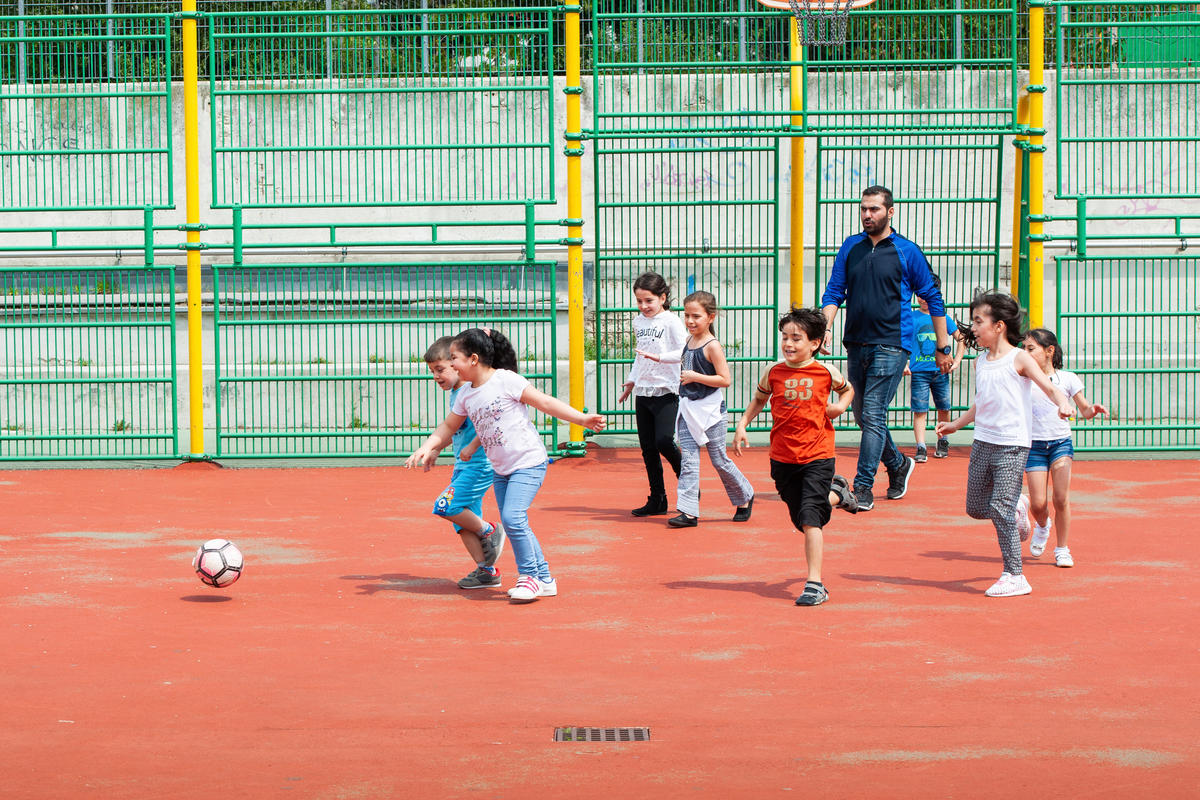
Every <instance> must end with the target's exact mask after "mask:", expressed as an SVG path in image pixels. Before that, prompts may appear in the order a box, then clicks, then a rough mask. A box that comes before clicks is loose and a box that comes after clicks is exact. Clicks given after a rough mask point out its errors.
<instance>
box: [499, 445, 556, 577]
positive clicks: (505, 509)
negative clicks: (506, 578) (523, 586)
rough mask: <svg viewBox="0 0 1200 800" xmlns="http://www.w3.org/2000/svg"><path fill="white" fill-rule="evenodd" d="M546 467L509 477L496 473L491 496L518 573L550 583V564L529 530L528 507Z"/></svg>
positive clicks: (529, 468) (525, 470)
mask: <svg viewBox="0 0 1200 800" xmlns="http://www.w3.org/2000/svg"><path fill="white" fill-rule="evenodd" d="M546 466H547V465H546V464H540V465H539V466H536V467H526V468H525V469H519V470H517V471H516V472H514V473H512V474H511V475H501V474H500V473H499V472H497V473H496V475H495V477H494V478H493V482H492V493H493V494H495V495H496V505H497V506H499V508H500V521H501V522H503V523H504V533H505V534H506V535H507V536H508V541H509V542H511V543H512V551H513V558H514V559H516V562H517V574H519V575H533V576H535V577H537V578H541V579H542V580H543V581H548V580H550V565H549V564H547V563H546V557H545V556H543V555H542V546H541V545H540V544H538V540H537V537H536V536H534V535H533V531H532V530H531V529H530V527H529V507H530V506H531V505H533V498H534V497H535V496H536V495H537V493H538V489H540V488H542V481H544V480H545V479H546Z"/></svg>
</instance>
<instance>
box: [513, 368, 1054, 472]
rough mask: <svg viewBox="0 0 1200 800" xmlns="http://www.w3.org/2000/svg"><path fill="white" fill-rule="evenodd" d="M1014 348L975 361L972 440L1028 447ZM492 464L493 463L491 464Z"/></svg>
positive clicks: (1027, 408)
mask: <svg viewBox="0 0 1200 800" xmlns="http://www.w3.org/2000/svg"><path fill="white" fill-rule="evenodd" d="M1023 352H1024V351H1023V350H1022V349H1021V348H1019V347H1014V348H1012V349H1011V350H1009V351H1008V354H1007V355H1005V356H1002V357H1001V358H998V359H996V360H995V361H992V360H990V359H989V358H988V356H989V355H990V354H991V352H990V351H988V350H984V351H983V352H982V353H980V354H979V358H977V359H975V439H976V441H980V442H989V443H990V444H999V445H1018V446H1020V447H1029V445H1030V444H1031V443H1032V439H1033V431H1032V426H1033V411H1032V409H1031V403H1032V400H1033V397H1032V388H1033V381H1031V380H1029V378H1026V377H1024V376H1023V375H1021V374H1020V373H1019V372H1017V367H1016V360H1017V354H1018V353H1023ZM493 463H495V462H493Z"/></svg>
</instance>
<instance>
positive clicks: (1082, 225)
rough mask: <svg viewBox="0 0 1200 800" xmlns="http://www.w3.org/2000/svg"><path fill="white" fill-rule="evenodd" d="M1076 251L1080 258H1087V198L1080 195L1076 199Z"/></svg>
mask: <svg viewBox="0 0 1200 800" xmlns="http://www.w3.org/2000/svg"><path fill="white" fill-rule="evenodd" d="M1075 236H1076V239H1075V250H1076V252H1077V253H1079V257H1080V258H1087V198H1086V197H1084V196H1082V195H1080V196H1079V197H1078V198H1076V199H1075Z"/></svg>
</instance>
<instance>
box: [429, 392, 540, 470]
mask: <svg viewBox="0 0 1200 800" xmlns="http://www.w3.org/2000/svg"><path fill="white" fill-rule="evenodd" d="M527 386H529V381H527V380H525V379H524V378H523V377H521V376H520V375H518V374H517V373H515V372H510V371H508V370H506V369H498V370H496V371H495V372H493V373H492V377H491V378H489V379H488V380H487V382H486V383H485V384H483V385H482V386H472V385H471V384H469V383H467V384H464V385H463V387H462V389H461V390H460V391H459V393H458V396H457V397H456V398H454V404H453V405H451V406H450V410H451V411H452V412H453V413H455V414H459V415H461V416H465V417H468V418H469V419H470V420H471V423H472V424H473V425H474V426H475V435H476V436H478V437H479V443H480V444H481V445H482V446H483V452H485V453H487V457H488V461H490V462H491V463H492V470H493V471H495V472H496V474H498V475H511V474H513V473H514V472H516V471H517V470H519V469H528V468H529V467H536V466H538V465H540V464H544V463H545V462H546V446H545V445H544V444H542V437H541V436H538V432H537V430H535V429H534V427H533V423H532V422H530V421H529V410H528V408H527V407H526V405H525V404H524V403H522V402H521V393H522V392H524V391H525V387H527Z"/></svg>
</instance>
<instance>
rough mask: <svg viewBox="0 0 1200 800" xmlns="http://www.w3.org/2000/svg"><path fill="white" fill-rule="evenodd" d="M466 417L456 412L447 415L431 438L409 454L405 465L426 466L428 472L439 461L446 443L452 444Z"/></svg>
mask: <svg viewBox="0 0 1200 800" xmlns="http://www.w3.org/2000/svg"><path fill="white" fill-rule="evenodd" d="M465 419H466V417H464V416H461V415H459V414H455V413H454V412H450V413H449V414H447V415H446V418H445V419H444V420H442V421H441V422H440V423H439V424H438V426H437V428H435V429H434V431H433V433H431V434H429V438H428V439H426V440H425V443H424V444H422V445H421V446H420V447H418V448H417V450H416V451H415V452H414V453H413V454H412V455H411V456H409V457H408V458H407V459H406V460H405V462H404V466H405V467H424V468H425V471H426V472H428V471H429V470H430V468H431V467H433V465H434V463H435V462H436V461H437V457H438V453H440V452H441V451H442V448H444V447H445V446H446V445H448V444H450V440H451V439H452V438H454V432H455V431H456V430H458V429H459V428H461V427H462V424H463V420H465Z"/></svg>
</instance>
